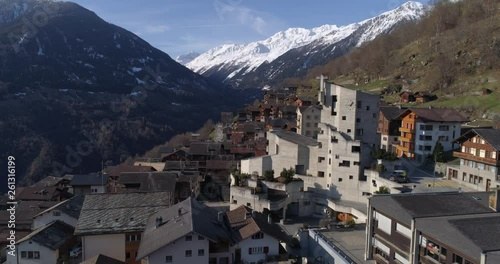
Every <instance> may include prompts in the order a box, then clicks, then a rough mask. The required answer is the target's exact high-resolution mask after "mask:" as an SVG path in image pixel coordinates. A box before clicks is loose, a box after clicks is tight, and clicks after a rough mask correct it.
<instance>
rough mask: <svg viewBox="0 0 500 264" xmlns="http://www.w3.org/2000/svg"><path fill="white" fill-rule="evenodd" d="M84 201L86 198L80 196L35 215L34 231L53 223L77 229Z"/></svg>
mask: <svg viewBox="0 0 500 264" xmlns="http://www.w3.org/2000/svg"><path fill="white" fill-rule="evenodd" d="M83 200H84V196H81V195H78V196H75V197H73V198H71V199H69V200H65V201H62V202H60V203H58V204H56V205H55V206H53V207H51V208H48V209H47V210H45V211H43V212H41V213H39V214H37V215H35V216H34V217H33V227H32V229H33V230H34V229H37V228H40V227H42V226H45V225H47V224H49V223H51V222H53V221H61V222H64V223H66V224H68V225H70V226H72V227H76V223H77V222H78V217H79V216H80V210H81V209H82V205H83Z"/></svg>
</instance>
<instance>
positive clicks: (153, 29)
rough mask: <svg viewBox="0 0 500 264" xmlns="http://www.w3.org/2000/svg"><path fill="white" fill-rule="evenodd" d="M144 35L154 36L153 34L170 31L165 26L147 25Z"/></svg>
mask: <svg viewBox="0 0 500 264" xmlns="http://www.w3.org/2000/svg"><path fill="white" fill-rule="evenodd" d="M144 30H145V31H146V33H149V34H155V33H163V32H165V31H167V30H170V27H169V26H166V25H149V26H146V27H145V28H144Z"/></svg>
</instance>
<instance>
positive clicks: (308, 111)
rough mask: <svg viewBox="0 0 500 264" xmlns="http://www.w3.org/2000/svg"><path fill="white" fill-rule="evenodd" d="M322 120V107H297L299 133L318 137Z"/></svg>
mask: <svg viewBox="0 0 500 264" xmlns="http://www.w3.org/2000/svg"><path fill="white" fill-rule="evenodd" d="M320 122H321V108H320V107H318V106H300V107H297V134H300V135H303V136H306V137H312V138H317V137H318V134H319V130H320V129H319V128H318V124H319V123H320Z"/></svg>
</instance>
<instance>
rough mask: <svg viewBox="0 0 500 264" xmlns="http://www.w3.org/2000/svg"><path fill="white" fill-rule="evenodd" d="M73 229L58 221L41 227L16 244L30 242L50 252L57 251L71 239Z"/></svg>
mask: <svg viewBox="0 0 500 264" xmlns="http://www.w3.org/2000/svg"><path fill="white" fill-rule="evenodd" d="M73 231H74V229H73V227H72V226H70V225H68V224H66V223H64V222H62V221H59V220H56V221H53V222H51V223H49V224H47V225H45V226H42V227H40V228H38V229H36V230H35V231H33V232H31V234H29V235H27V236H25V237H24V238H23V239H21V240H19V241H18V242H17V243H16V244H20V243H22V242H25V241H28V240H32V241H34V242H36V243H38V244H40V245H42V246H44V247H47V248H49V249H51V250H57V249H59V248H60V247H61V246H63V245H64V244H66V243H67V242H68V241H69V240H71V239H72V237H73Z"/></svg>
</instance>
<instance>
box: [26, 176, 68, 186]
mask: <svg viewBox="0 0 500 264" xmlns="http://www.w3.org/2000/svg"><path fill="white" fill-rule="evenodd" d="M62 180H65V179H64V178H62V177H55V176H47V177H45V178H43V179H41V180H39V181H38V182H37V183H35V184H33V185H32V186H33V187H52V186H56V185H58V184H59V182H61V181H62Z"/></svg>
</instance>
